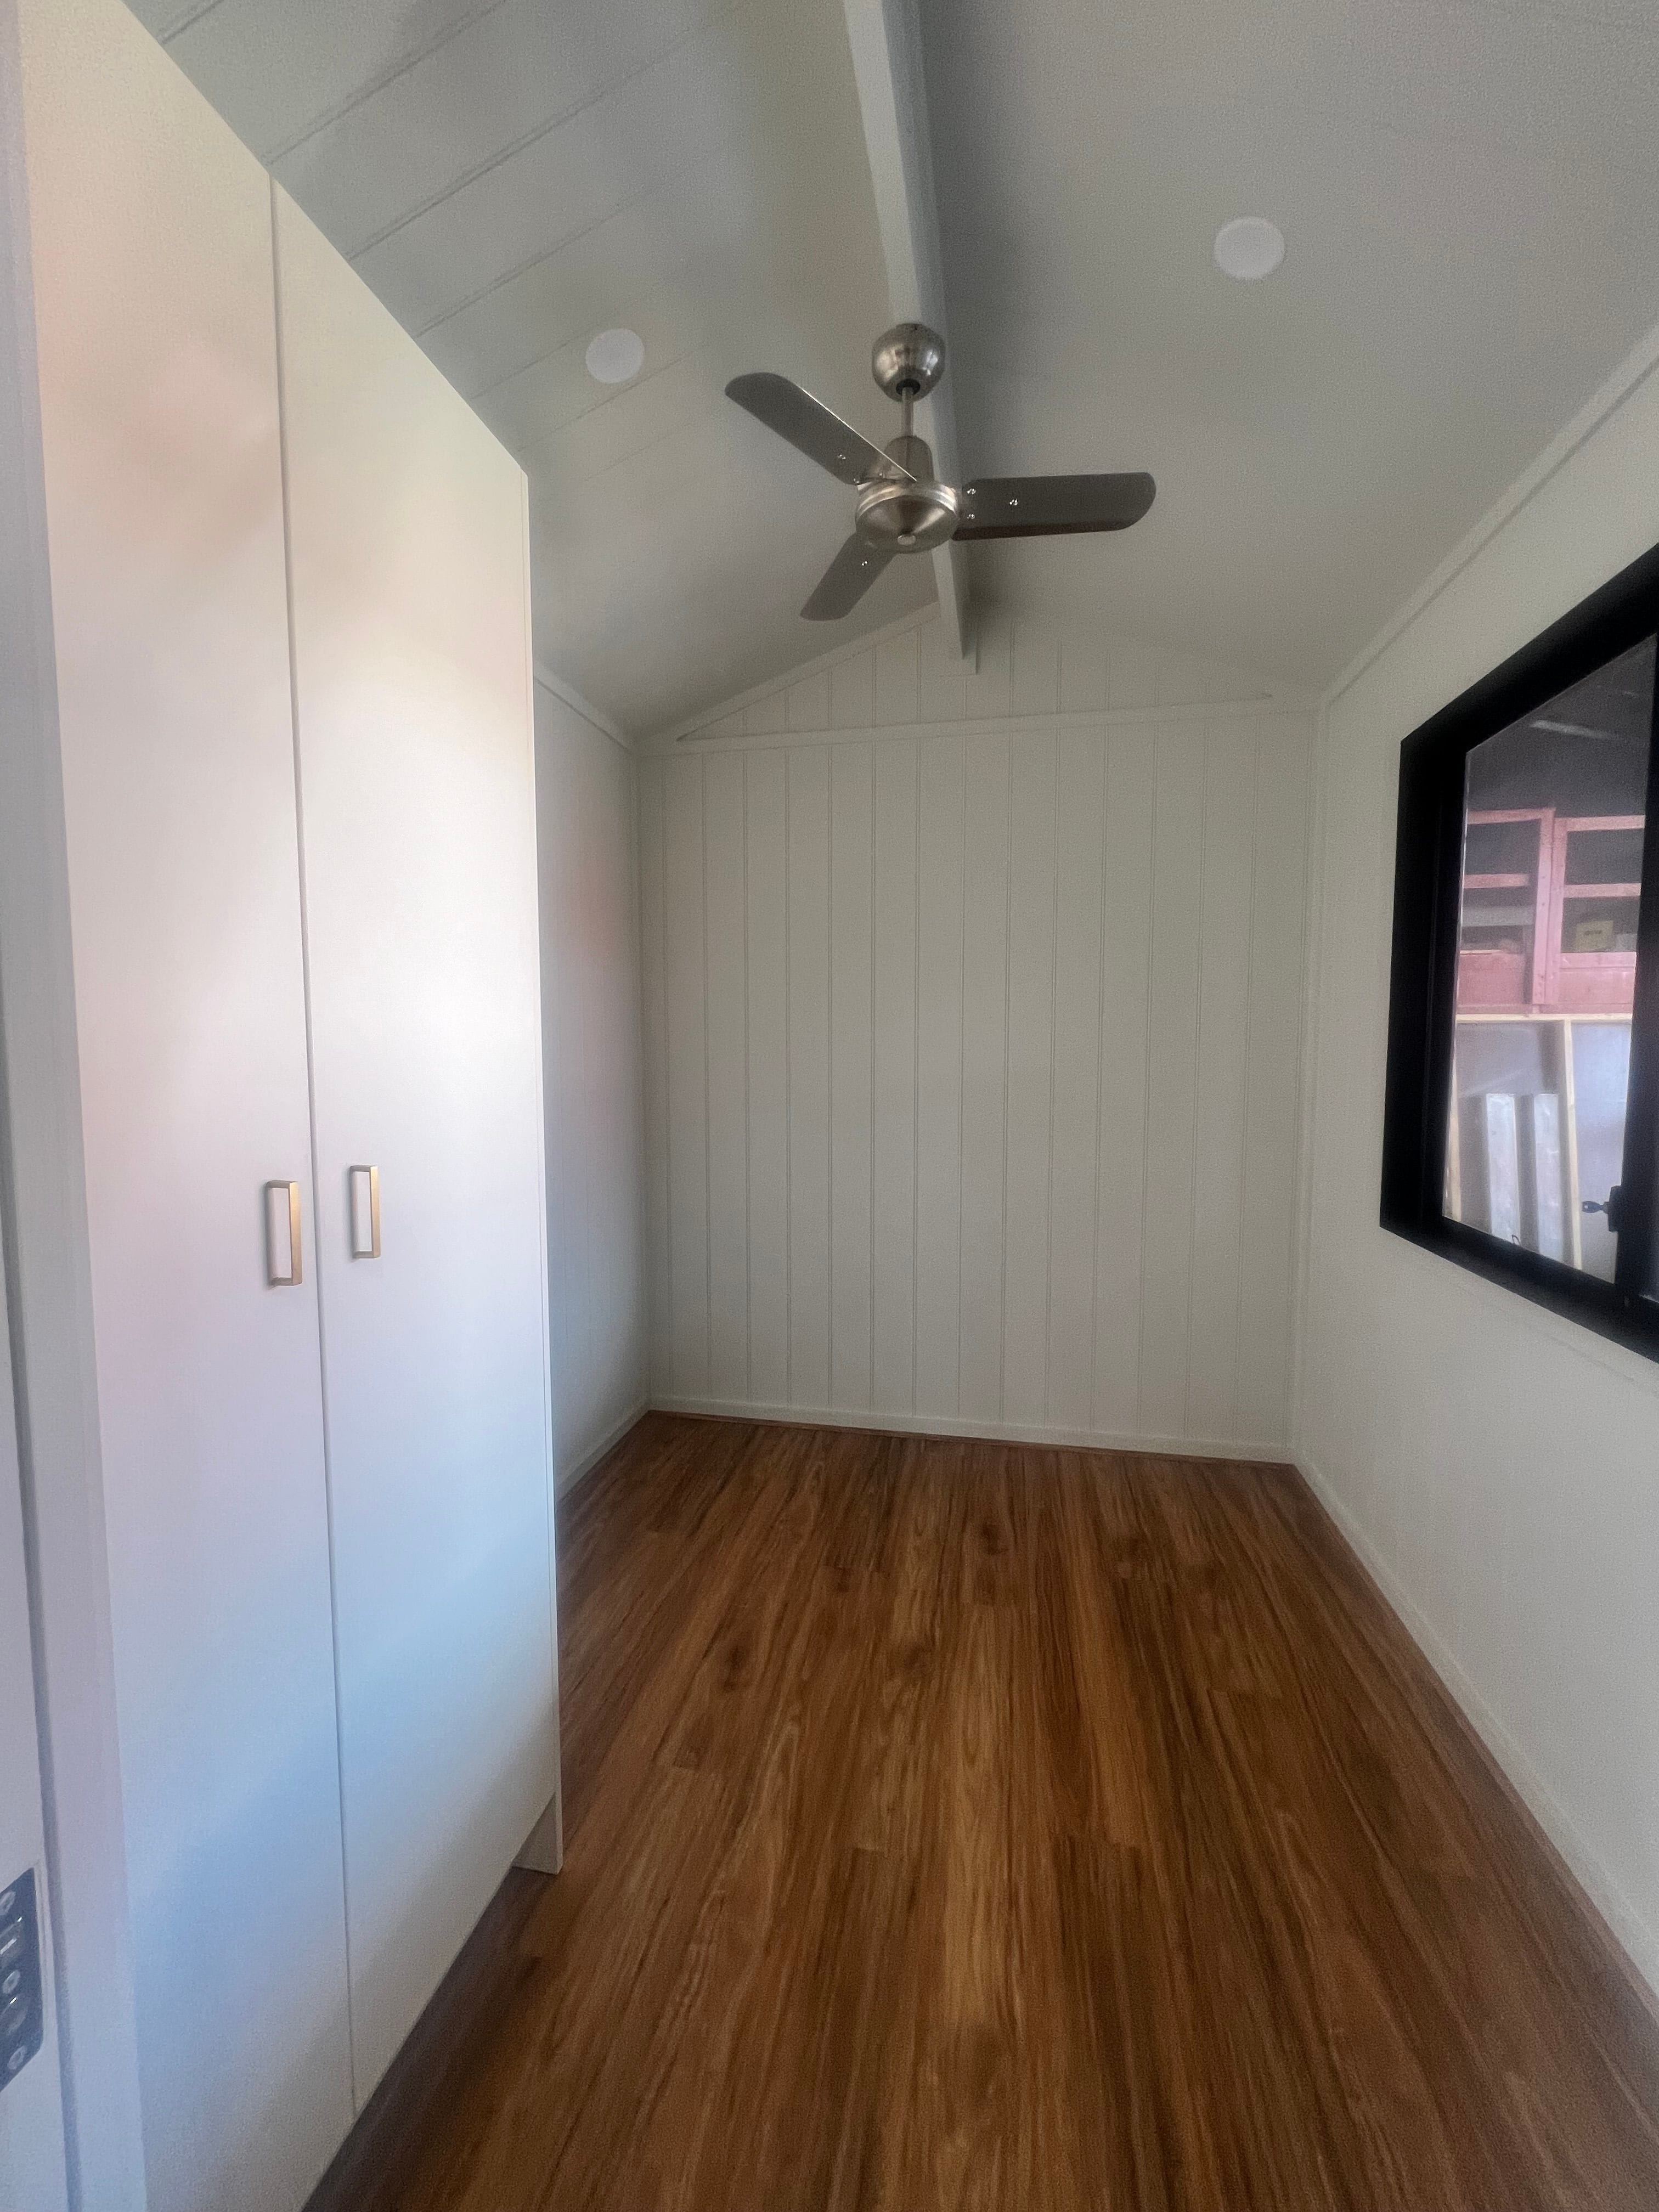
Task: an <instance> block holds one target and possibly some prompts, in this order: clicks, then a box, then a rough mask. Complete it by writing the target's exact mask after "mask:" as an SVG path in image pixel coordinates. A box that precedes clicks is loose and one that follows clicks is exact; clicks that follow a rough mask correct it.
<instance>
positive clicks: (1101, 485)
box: [726, 323, 1157, 622]
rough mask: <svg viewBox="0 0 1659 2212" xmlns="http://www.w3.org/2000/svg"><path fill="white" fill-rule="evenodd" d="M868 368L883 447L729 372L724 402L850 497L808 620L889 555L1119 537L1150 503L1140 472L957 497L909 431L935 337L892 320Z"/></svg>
mask: <svg viewBox="0 0 1659 2212" xmlns="http://www.w3.org/2000/svg"><path fill="white" fill-rule="evenodd" d="M870 373H871V374H872V376H873V377H874V378H875V380H876V382H877V383H878V385H879V386H881V388H882V390H883V391H884V392H885V393H886V394H887V397H888V398H890V399H896V401H897V402H898V404H899V405H900V407H901V408H902V410H903V417H904V420H903V426H902V428H901V429H900V431H899V435H897V437H896V438H893V439H890V441H888V443H887V445H886V446H885V447H880V446H872V444H871V442H870V441H869V440H868V439H867V438H866V437H863V436H862V435H860V433H859V432H858V431H856V430H855V429H854V428H853V427H852V425H851V423H850V422H842V419H841V417H840V416H839V415H836V414H833V413H832V412H831V411H830V410H829V408H827V407H826V406H825V405H824V404H823V401H822V400H820V399H814V398H813V397H812V395H811V392H804V391H803V390H802V389H801V387H800V386H799V384H796V383H793V381H792V380H790V379H789V378H788V377H787V376H776V375H774V374H773V373H772V372H771V371H770V370H769V369H757V370H755V371H754V372H753V373H751V374H750V375H747V376H734V377H733V378H732V381H731V383H730V384H728V385H727V386H726V398H728V399H735V400H736V401H737V403H738V406H739V407H742V408H745V409H747V410H748V412H749V413H750V414H751V415H752V416H754V417H755V419H756V421H757V422H764V423H765V425H766V427H767V428H768V429H769V430H775V431H776V433H777V435H779V437H780V438H784V439H787V441H788V442H789V443H790V444H791V445H792V446H793V447H795V448H796V449H797V451H798V452H799V453H805V455H806V457H807V459H809V460H812V461H816V462H817V465H818V466H819V467H820V468H822V469H828V470H829V473H830V475H831V476H832V477H840V479H841V481H842V483H844V484H851V486H852V487H853V489H854V491H856V492H857V494H858V502H857V505H856V507H854V525H853V535H852V536H851V537H850V538H848V541H847V543H846V544H844V545H843V546H842V549H841V550H840V552H839V553H837V554H836V557H835V559H834V560H833V561H832V562H830V563H829V567H828V568H826V569H825V571H824V573H823V575H822V576H821V577H820V578H819V580H818V583H817V589H816V590H815V591H814V592H813V593H812V596H811V599H808V600H807V602H806V605H805V606H804V607H803V608H802V609H801V613H802V614H803V616H805V619H806V620H807V621H808V622H835V621H836V620H838V619H839V617H841V616H842V615H844V614H849V613H850V612H851V611H852V610H853V609H854V607H855V606H856V605H858V603H859V601H860V599H862V598H863V597H864V594H865V593H866V592H867V591H868V590H869V588H870V586H871V585H872V584H873V583H874V582H875V580H876V579H877V577H878V575H880V574H881V572H882V570H883V569H884V568H885V567H886V566H887V563H888V562H890V560H891V559H892V558H893V556H894V555H895V554H897V553H926V552H931V551H932V550H933V547H934V546H936V545H943V544H944V543H945V540H946V539H947V538H964V539H966V538H1063V537H1069V536H1071V535H1072V534H1073V533H1074V532H1082V531H1096V530H1127V528H1128V527H1129V526H1130V524H1131V523H1133V522H1139V520H1140V518H1141V516H1142V515H1143V514H1145V513H1146V510H1147V508H1148V507H1150V506H1151V505H1152V497H1153V494H1154V492H1155V490H1156V489H1157V487H1156V486H1155V485H1154V484H1153V483H1152V478H1151V477H1149V476H1147V475H1146V474H1145V473H1144V472H1137V473H1133V474H1130V475H1123V476H1083V477H978V478H976V479H975V482H974V483H969V484H964V485H963V487H962V489H960V490H959V491H958V490H957V488H956V486H955V485H954V484H947V483H939V481H938V479H937V478H936V477H935V476H934V474H933V454H932V453H931V452H930V451H929V450H928V447H927V440H926V439H924V438H918V437H917V436H916V435H915V432H914V430H913V429H912V427H911V421H912V416H913V413H914V410H915V403H916V401H917V400H918V399H920V398H922V397H923V396H924V395H925V394H926V393H927V392H931V391H932V390H933V386H935V385H936V384H937V383H938V382H939V378H940V377H941V376H942V375H943V374H944V373H945V341H944V339H943V338H942V337H940V336H939V332H938V331H930V330H929V329H928V327H927V325H926V324H925V323H898V324H896V325H894V327H893V328H892V329H891V330H890V331H884V333H883V334H882V336H881V337H878V339H877V340H876V343H875V347H874V349H873V351H872V354H871V356H870Z"/></svg>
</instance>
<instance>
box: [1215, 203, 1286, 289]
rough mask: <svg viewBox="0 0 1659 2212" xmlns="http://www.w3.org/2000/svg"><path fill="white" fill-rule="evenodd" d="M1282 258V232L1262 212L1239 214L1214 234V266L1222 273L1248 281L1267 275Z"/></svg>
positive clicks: (1283, 237) (1276, 266) (1283, 251)
mask: <svg viewBox="0 0 1659 2212" xmlns="http://www.w3.org/2000/svg"><path fill="white" fill-rule="evenodd" d="M1284 258H1285V234H1284V232H1283V231H1282V230H1280V228H1279V225H1278V224H1277V223H1276V222H1268V220H1267V216H1265V215H1241V216H1237V217H1235V219H1234V220H1233V221H1232V222H1224V223H1223V224H1222V226H1221V228H1220V229H1219V230H1218V231H1217V233H1216V234H1215V265H1216V267H1217V268H1218V269H1219V270H1222V271H1223V272H1224V273H1225V275H1226V276H1237V277H1238V278H1239V279H1240V280H1241V282H1243V283H1247V284H1248V283H1254V282H1255V279H1256V278H1257V277H1258V276H1272V275H1273V271H1274V270H1275V269H1277V268H1278V266H1279V263H1280V262H1281V261H1282V260H1283V259H1284Z"/></svg>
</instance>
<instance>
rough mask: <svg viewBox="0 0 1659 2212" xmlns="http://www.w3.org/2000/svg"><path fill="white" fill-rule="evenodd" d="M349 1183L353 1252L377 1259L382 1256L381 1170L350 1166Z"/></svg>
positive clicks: (359, 1257)
mask: <svg viewBox="0 0 1659 2212" xmlns="http://www.w3.org/2000/svg"><path fill="white" fill-rule="evenodd" d="M346 1185H347V1190H348V1194H349V1198H350V1208H349V1211H350V1215H351V1256H352V1258H353V1259H354V1260H378V1259H379V1258H380V1170H379V1168H348V1169H347V1170H346Z"/></svg>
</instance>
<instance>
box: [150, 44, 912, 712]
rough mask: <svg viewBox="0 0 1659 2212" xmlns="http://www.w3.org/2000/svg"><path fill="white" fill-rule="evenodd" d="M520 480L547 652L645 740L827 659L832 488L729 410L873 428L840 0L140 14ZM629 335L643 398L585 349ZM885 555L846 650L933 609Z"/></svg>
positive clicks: (868, 194)
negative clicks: (830, 418) (824, 578)
mask: <svg viewBox="0 0 1659 2212" xmlns="http://www.w3.org/2000/svg"><path fill="white" fill-rule="evenodd" d="M138 12H139V14H140V15H142V16H143V18H144V20H145V21H147V22H148V23H149V27H150V28H151V29H152V30H154V31H155V32H157V33H158V34H160V35H161V37H162V38H163V39H164V40H165V41H166V43H167V46H168V48H169V51H170V52H172V54H173V58H175V59H176V60H177V61H178V62H179V64H181V65H182V67H183V68H184V69H185V71H186V72H187V73H188V74H189V75H190V76H191V77H192V78H193V79H194V80H195V82H196V83H197V85H198V86H199V87H200V88H201V89H202V90H203V91H204V93H205V94H207V96H208V97H209V98H210V100H212V101H213V103H214V105H215V106H216V107H217V108H218V109H219V111H220V112H221V113H222V114H223V115H224V116H225V117H226V118H227V119H228V122H229V123H230V124H231V125H232V127H233V128H234V130H235V131H237V132H238V134H239V135H240V137H242V138H243V139H244V141H245V142H246V143H247V144H248V145H249V146H251V147H252V149H253V150H254V151H255V152H256V153H257V154H258V155H260V157H261V158H262V159H263V160H264V161H266V162H267V163H268V164H269V166H270V167H271V168H272V169H273V171H274V172H275V173H276V176H277V177H278V179H280V180H281V181H282V183H283V185H285V186H286V187H287V189H288V190H289V191H291V192H292V193H293V195H294V197H295V199H297V200H298V201H299V203H300V204H301V206H302V207H303V208H304V209H305V210H306V211H307V214H308V215H310V216H312V218H313V221H315V222H317V223H318V224H319V226H320V227H321V228H322V229H323V231H324V232H325V234H327V236H328V237H330V238H331V240H333V241H334V243H335V245H336V246H338V247H339V248H340V250H341V251H342V252H344V253H345V254H347V255H348V256H349V258H350V259H351V260H352V262H353V263H354V264H355V265H356V268H357V270H358V271H359V273H360V274H361V275H362V276H363V278H364V279H365V281H366V282H367V283H368V284H369V285H370V286H371V287H372V288H373V289H374V291H375V292H377V293H378V294H379V295H380V298H381V299H382V300H383V301H385V302H386V306H387V307H390V309H391V310H392V313H393V314H395V315H396V316H397V317H398V320H399V321H400V322H402V323H403V325H404V327H405V328H406V329H407V330H409V331H411V332H412V333H413V335H414V336H415V337H416V338H417V339H418V340H419V342H420V343H421V344H422V346H423V347H424V348H425V349H426V351H427V352H428V354H429V355H430V356H431V357H432V359H433V360H434V361H435V362H436V363H437V365H438V367H439V368H441V369H442V371H443V372H444V374H446V375H447V377H448V378H449V379H450V380H451V381H452V382H453V384H454V385H455V386H457V388H458V389H459V391H460V392H462V393H463V394H465V397H466V398H469V399H470V400H471V402H472V404H474V406H476V407H477V410H478V412H479V413H480V414H481V415H482V416H483V418H484V420H485V421H486V422H488V423H489V425H490V426H491V428H493V429H494V430H495V432H496V434H497V435H499V436H500V437H501V439H502V441H504V443H506V444H507V446H508V447H510V448H511V450H512V451H513V453H515V454H516V455H517V456H518V458H519V459H520V461H521V462H522V463H523V465H524V466H525V467H526V470H527V471H528V472H529V475H530V479H531V502H532V563H533V569H534V599H535V628H536V645H537V653H538V659H540V660H542V661H543V662H544V665H547V666H549V667H550V668H551V669H552V670H553V671H555V672H556V674H558V675H560V676H562V678H564V679H565V680H566V681H567V682H568V683H570V684H574V686H575V687H576V688H577V689H578V690H580V692H582V693H583V694H584V695H586V696H587V697H589V698H590V699H592V700H593V701H594V702H596V703H597V704H599V706H600V707H602V708H604V709H605V711H606V712H608V713H609V714H611V715H613V716H614V717H615V718H616V719H617V720H618V721H619V722H621V723H622V724H623V726H624V727H627V728H629V729H648V728H652V727H654V726H658V725H659V724H661V723H663V722H665V721H667V720H671V719H672V718H674V717H676V716H678V715H680V714H684V713H685V712H687V711H689V710H690V709H691V708H695V707H696V706H697V705H699V704H701V703H702V702H707V701H709V700H713V699H714V698H718V697H723V696H726V695H728V694H730V693H732V692H734V691H738V690H743V689H744V688H745V687H747V686H749V685H750V684H755V683H757V682H759V681H761V680H763V678H766V677H768V676H769V675H771V674H774V673H775V672H776V671H780V670H781V669H784V668H787V667H788V666H790V665H793V663H795V662H797V661H799V660H800V659H804V658H805V657H806V656H807V655H809V654H811V653H817V652H820V651H822V649H823V641H824V640H823V631H822V629H816V628H812V627H809V626H807V625H804V624H803V623H801V621H800V619H799V608H800V605H801V603H802V601H803V600H804V599H805V597H806V595H807V593H808V592H810V591H811V587H812V586H813V584H814V583H815V582H816V581H817V578H818V576H819V575H820V574H821V573H822V572H823V569H824V568H825V567H827V565H828V564H829V560H830V558H831V557H832V556H833V555H834V553H835V552H836V549H837V547H838V546H839V545H840V544H841V542H842V538H844V537H845V536H846V534H847V532H848V528H849V527H850V526H851V520H852V516H851V499H850V495H848V493H847V492H846V491H845V490H844V489H842V487H840V486H838V485H837V484H836V483H835V482H834V481H833V480H832V479H831V478H829V477H826V476H824V475H823V474H822V472H821V471H818V470H817V469H815V468H814V467H813V466H812V465H811V463H810V462H807V461H805V460H803V459H800V457H799V455H797V454H795V453H791V452H790V450H789V449H788V448H787V447H785V446H782V445H781V444H780V443H779V441H777V440H775V439H774V438H772V437H770V436H769V435H768V433H766V432H765V431H764V430H763V429H762V428H760V427H759V425H758V424H757V423H755V422H752V421H751V420H750V418H749V417H748V416H745V415H744V414H743V413H741V411H740V410H738V409H737V408H736V407H734V406H733V405H732V404H731V402H730V401H729V400H727V399H726V398H725V397H724V387H725V385H726V380H728V378H730V377H731V376H732V375H734V374H737V372H738V370H740V369H745V368H780V369H782V370H785V371H786V372H787V373H788V374H792V375H794V376H796V377H799V379H800V380H801V381H803V382H804V383H806V384H807V385H809V386H811V388H812V389H814V390H815V391H817V392H819V393H821V394H822V396H823V398H826V399H827V400H829V402H830V404H832V405H835V406H836V407H837V408H839V409H840V410H841V411H842V413H845V414H848V415H851V416H854V418H855V419H857V420H859V421H860V422H862V423H864V424H865V425H866V427H867V428H869V429H870V430H871V431H872V433H875V434H876V435H889V433H888V432H887V431H886V430H885V429H884V428H883V427H882V426H883V422H884V416H885V414H886V413H887V412H888V411H889V407H888V403H887V402H886V401H885V400H884V399H883V398H882V397H881V395H880V394H879V393H878V392H877V390H876V387H875V386H874V385H873V384H872V381H871V380H870V371H869V349H870V344H871V342H872V339H873V337H875V335H876V333H877V332H878V331H879V330H881V329H882V328H883V326H884V325H885V324H886V323H887V322H888V321H889V320H890V314H889V311H888V301H887V279H886V270H885V264H884V261H883V258H882V252H881V244H880V240H879V236H878V231H877V226H876V214H875V203H874V198H873V195H872V189H871V185H870V173H869V166H868V161H867V156H866V149H865V142H864V135H863V125H862V123H861V121H860V112H859V106H858V98H857V93H856V89H855V86H854V76H853V69H852V61H851V57H850V52H849V50H848V39H847V28H846V21H845V17H844V15H843V14H842V6H841V0H738V4H737V5H729V4H728V5H722V4H718V0H210V3H209V4H208V5H205V6H204V5H201V4H199V0H197V4H194V5H189V6H186V7H184V8H182V9H181V8H180V6H179V0H139V6H138ZM619 324H621V325H628V326H629V327H631V328H632V329H634V330H636V331H639V333H640V334H641V337H643V338H644V340H645V343H646V363H645V368H644V369H643V371H642V372H641V374H640V376H639V377H638V378H637V380H635V381H634V382H633V383H632V384H629V385H627V386H623V387H621V388H617V387H605V386H599V385H597V384H595V383H594V382H593V380H592V378H591V377H589V375H588V374H587V372H586V366H585V360H584V356H585V353H586V346H587V342H588V340H589V339H590V337H592V335H593V334H594V333H595V332H596V331H600V330H604V329H606V328H609V327H611V326H613V325H619ZM932 597H933V579H932V573H931V570H930V569H929V568H928V566H927V563H926V562H897V563H895V564H894V566H893V568H890V570H889V571H888V573H887V574H886V575H885V576H884V577H883V578H882V580H881V581H880V583H879V584H878V586H877V587H876V588H875V589H874V590H872V592H870V593H869V595H868V597H867V599H866V601H865V603H864V604H863V605H861V606H860V609H859V611H858V612H857V614H856V616H855V617H853V618H852V620H851V621H850V622H849V623H848V624H847V625H845V626H844V634H848V635H852V634H856V633H857V632H858V631H860V630H862V629H874V628H878V627H879V626H880V625H882V624H884V623H889V622H890V621H892V620H893V619H894V618H895V617H896V616H899V615H901V614H902V613H904V612H905V611H908V610H909V609H911V608H914V607H916V606H918V605H922V604H924V603H926V602H927V601H929V600H931V599H932Z"/></svg>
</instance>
